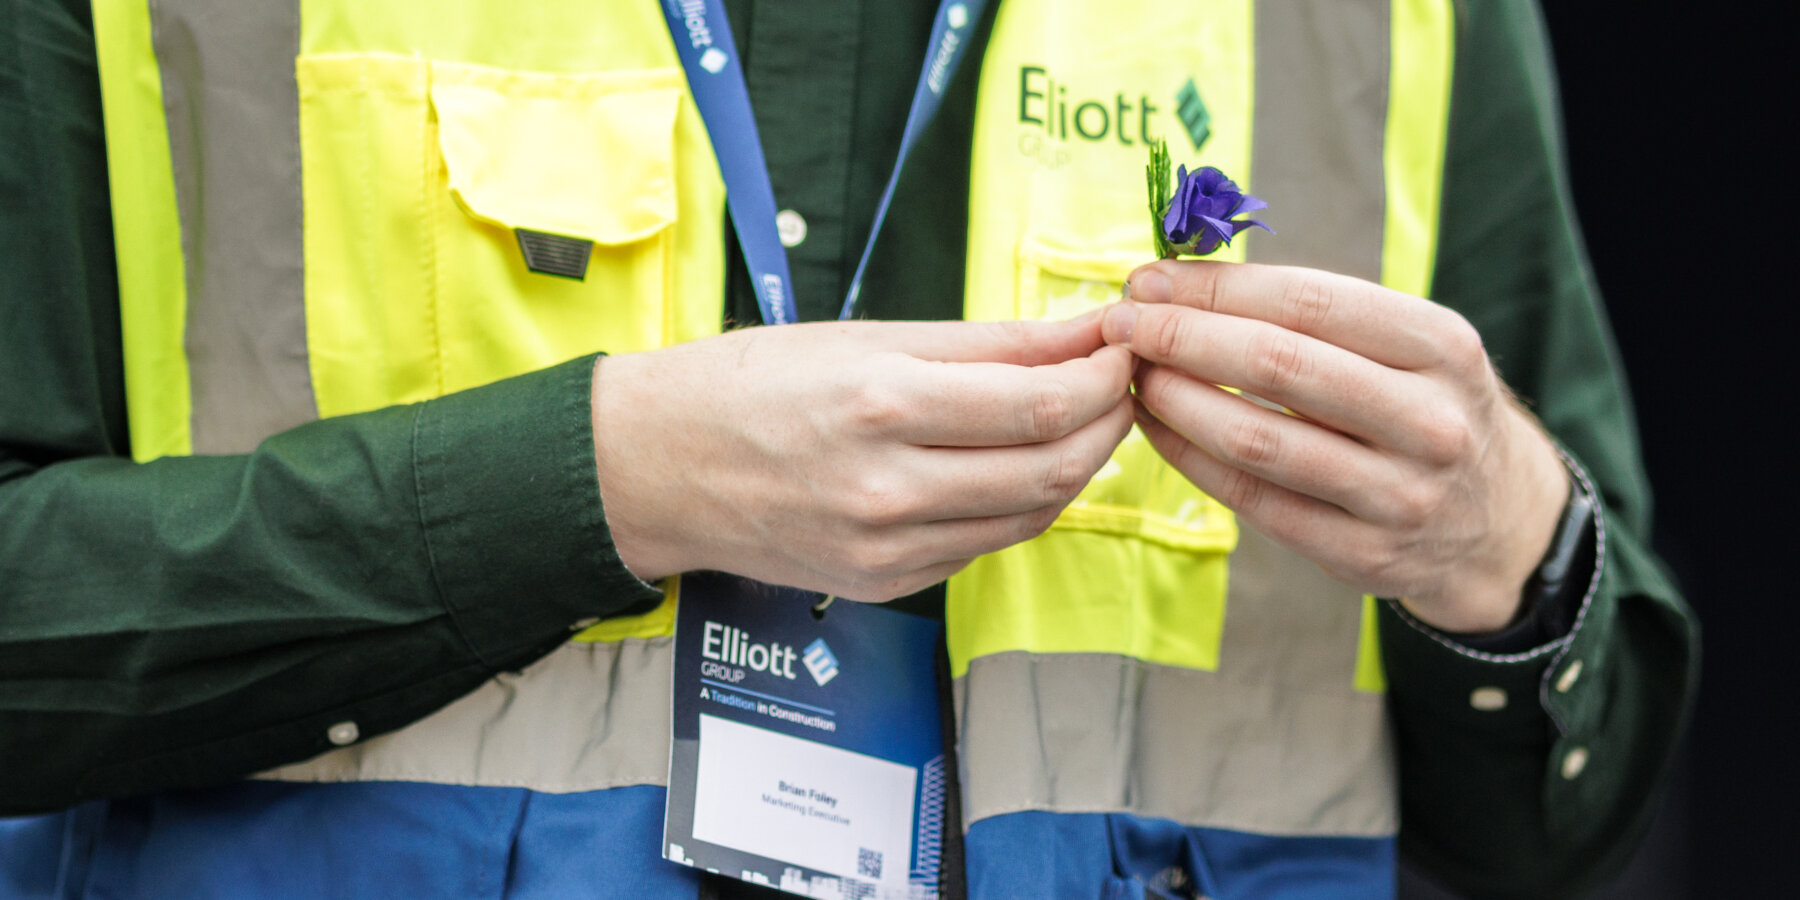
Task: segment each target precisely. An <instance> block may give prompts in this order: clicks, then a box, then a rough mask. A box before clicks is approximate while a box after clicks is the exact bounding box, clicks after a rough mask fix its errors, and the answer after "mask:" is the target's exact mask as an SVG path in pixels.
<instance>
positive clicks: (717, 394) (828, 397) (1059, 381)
mask: <svg viewBox="0 0 1800 900" xmlns="http://www.w3.org/2000/svg"><path fill="white" fill-rule="evenodd" d="M1131 371H1132V357H1131V354H1130V352H1129V351H1126V350H1125V349H1123V348H1120V347H1107V346H1105V345H1104V341H1103V340H1102V339H1101V336H1100V324H1099V319H1098V317H1095V316H1089V317H1086V318H1084V319H1079V320H1075V321H1072V322H1059V323H1044V322H997V323H968V322H928V323H912V322H821V323H811V324H802V325H784V326H781V327H776V328H752V329H747V330H743V331H735V332H731V333H728V334H724V335H720V336H717V337H713V338H707V339H704V340H699V341H694V342H692V343H688V344H680V345H677V346H673V347H668V348H665V349H663V350H657V351H652V352H648V353H639V354H631V355H625V356H613V357H603V358H602V359H601V361H600V362H599V364H598V369H597V371H596V372H595V374H594V406H593V408H594V450H595V462H596V465H597V467H598V470H599V478H600V493H601V499H602V502H603V503H604V505H605V509H606V520H607V523H608V526H609V527H610V528H611V530H612V536H613V542H614V545H615V546H616V547H617V548H618V552H619V558H620V560H621V561H622V562H623V563H624V564H625V566H626V567H627V568H629V569H630V570H631V571H632V572H633V573H635V574H637V575H638V576H639V577H640V578H643V579H645V580H647V581H654V580H656V579H658V578H661V577H664V576H666V575H672V574H676V573H679V572H688V571H694V570H699V569H714V570H718V571H724V572H731V573H734V574H738V575H744V576H747V577H750V578H754V579H757V580H759V581H764V582H769V583H772V584H781V585H789V586H793V587H800V588H806V589H810V590H815V591H820V592H823V593H828V594H835V595H839V596H842V597H845V598H846V599H853V600H864V601H884V600H889V599H892V598H894V597H899V596H904V595H906V594H909V593H912V592H914V591H917V590H920V589H922V588H925V587H927V586H929V585H932V584H935V583H936V582H939V581H942V580H943V579H945V578H947V577H949V576H950V575H951V574H953V573H955V572H956V571H957V570H958V569H961V568H962V567H963V566H965V565H967V564H968V562H969V560H970V559H972V558H974V557H975V556H978V555H980V554H983V553H988V552H991V551H994V550H999V549H1002V548H1004V547H1008V546H1011V545H1013V544H1016V543H1019V542H1020V541H1024V540H1027V539H1029V538H1032V537H1035V536H1036V535H1038V534H1040V533H1042V532H1043V531H1044V530H1045V529H1046V528H1048V527H1050V523H1051V522H1052V521H1053V520H1054V519H1055V518H1056V516H1057V514H1058V513H1059V512H1061V511H1062V509H1063V507H1064V506H1066V505H1068V503H1069V501H1071V500H1073V499H1074V498H1075V495H1076V494H1077V493H1078V492H1080V490H1081V489H1082V488H1083V487H1084V486H1085V485H1086V484H1087V482H1088V479H1089V478H1091V477H1093V475H1094V473H1095V472H1097V471H1099V469H1100V467H1101V466H1102V465H1104V464H1105V463H1106V460H1107V458H1108V457H1109V456H1110V455H1111V453H1112V450H1113V448H1114V447H1115V446H1117V445H1118V443H1119V441H1120V440H1122V439H1123V438H1124V436H1125V434H1126V432H1127V431H1128V430H1130V428H1131V424H1132V417H1131V402H1130V400H1129V399H1128V396H1127V391H1128V388H1129V386H1130V382H1131Z"/></svg>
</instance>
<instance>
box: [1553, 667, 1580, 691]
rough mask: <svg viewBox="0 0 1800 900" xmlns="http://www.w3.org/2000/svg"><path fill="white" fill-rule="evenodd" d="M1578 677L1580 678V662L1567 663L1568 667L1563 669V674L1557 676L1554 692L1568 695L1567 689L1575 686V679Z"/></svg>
mask: <svg viewBox="0 0 1800 900" xmlns="http://www.w3.org/2000/svg"><path fill="white" fill-rule="evenodd" d="M1580 677H1581V660H1579V659H1578V660H1575V661H1574V662H1572V663H1569V667H1568V668H1566V669H1564V670H1563V673H1562V674H1561V675H1559V676H1557V679H1556V692H1557V693H1559V694H1566V693H1568V692H1569V688H1572V687H1574V686H1575V679H1577V678H1580Z"/></svg>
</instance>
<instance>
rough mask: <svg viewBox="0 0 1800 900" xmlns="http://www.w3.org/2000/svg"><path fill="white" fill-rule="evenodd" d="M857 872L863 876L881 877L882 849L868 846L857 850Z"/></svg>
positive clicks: (878, 878)
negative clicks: (873, 848) (871, 848)
mask: <svg viewBox="0 0 1800 900" xmlns="http://www.w3.org/2000/svg"><path fill="white" fill-rule="evenodd" d="M856 874H857V875H859V876H861V877H863V878H874V879H876V880H880V879H881V851H879V850H870V849H869V848H867V847H862V848H859V849H858V850H857V851H856Z"/></svg>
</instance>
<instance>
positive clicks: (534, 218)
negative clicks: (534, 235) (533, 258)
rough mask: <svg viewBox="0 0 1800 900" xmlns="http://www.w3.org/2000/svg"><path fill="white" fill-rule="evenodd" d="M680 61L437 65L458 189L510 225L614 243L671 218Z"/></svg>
mask: <svg viewBox="0 0 1800 900" xmlns="http://www.w3.org/2000/svg"><path fill="white" fill-rule="evenodd" d="M680 99H681V73H680V72H679V71H678V70H674V69H655V70H634V71H625V72H602V73H591V74H578V75H567V74H546V73H536V72H513V71H506V70H502V69H491V68H486V67H483V66H470V65H461V64H453V63H433V64H432V65H431V106H432V111H433V112H434V114H435V115H436V117H437V122H438V129H437V131H438V145H439V147H440V149H441V150H442V152H443V157H444V167H445V169H446V171H447V173H448V175H449V182H450V192H451V194H452V196H454V197H455V198H456V201H457V204H458V205H459V206H461V207H462V209H463V210H464V211H465V212H467V213H468V214H469V215H470V216H473V217H474V218H477V219H481V220H484V221H488V222H492V223H494V224H497V225H500V226H501V227H504V228H507V229H515V228H524V229H529V230H531V231H541V232H548V233H550V234H556V235H566V236H569V237H575V238H583V239H586V240H591V241H593V242H594V243H597V244H606V245H617V244H626V243H631V242H633V241H638V240H642V239H643V238H646V237H649V236H650V235H653V234H655V233H657V232H658V231H661V230H662V229H664V228H666V227H668V225H669V224H670V223H672V222H674V221H675V112H676V109H677V107H678V105H679V103H680Z"/></svg>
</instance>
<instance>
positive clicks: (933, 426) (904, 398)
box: [866, 347, 1132, 447]
mask: <svg viewBox="0 0 1800 900" xmlns="http://www.w3.org/2000/svg"><path fill="white" fill-rule="evenodd" d="M909 368H911V371H912V372H914V373H915V374H916V376H917V378H916V380H914V381H911V382H909V383H907V384H904V385H889V386H888V389H887V390H885V391H883V392H882V393H883V394H884V395H885V396H884V397H882V398H880V399H877V400H876V402H875V403H873V404H872V405H871V408H870V409H868V410H866V412H867V414H868V415H870V416H872V417H874V419H875V421H872V422H871V423H872V424H876V425H877V427H879V428H882V430H883V431H885V432H886V433H887V434H888V435H890V436H891V437H893V438H894V439H896V440H900V441H903V442H905V443H908V444H914V445H918V446H937V447H1000V446H1008V445H1014V444H1035V443H1040V442H1044V441H1054V440H1057V439H1058V438H1061V437H1064V436H1066V435H1068V434H1070V433H1072V432H1074V431H1076V430H1078V429H1081V428H1083V427H1085V426H1087V425H1088V424H1089V423H1091V422H1093V421H1094V420H1095V419H1097V418H1099V417H1101V416H1103V415H1105V414H1106V413H1107V412H1108V411H1109V410H1111V409H1112V408H1114V407H1115V406H1117V405H1118V404H1119V401H1120V400H1121V399H1122V398H1123V397H1124V396H1125V394H1126V391H1127V390H1128V389H1129V387H1130V384H1131V371H1132V356H1131V353H1130V351H1128V350H1126V349H1125V348H1123V347H1102V348H1100V349H1099V350H1097V351H1096V352H1095V353H1093V355H1091V356H1084V357H1078V358H1076V359H1071V360H1068V361H1066V362H1061V363H1057V364H1054V365H1044V366H1019V365H1006V364H1002V363H922V364H918V365H917V366H914V367H909ZM881 420H885V421H881Z"/></svg>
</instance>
